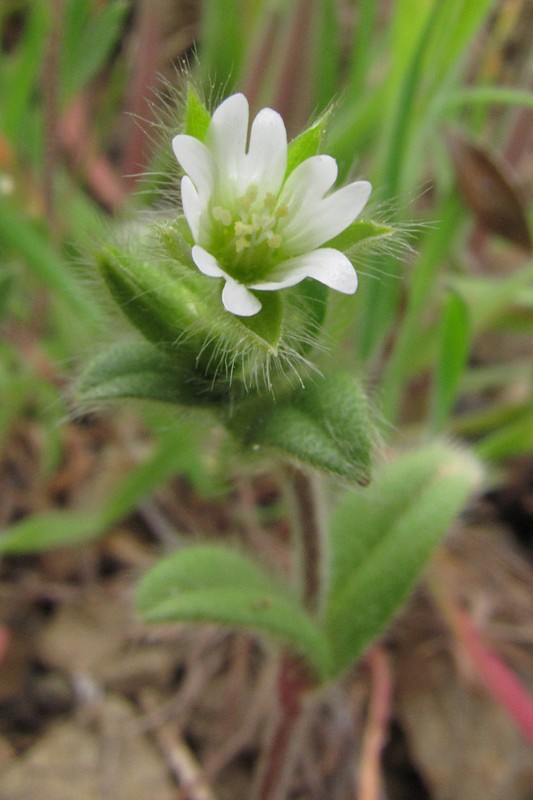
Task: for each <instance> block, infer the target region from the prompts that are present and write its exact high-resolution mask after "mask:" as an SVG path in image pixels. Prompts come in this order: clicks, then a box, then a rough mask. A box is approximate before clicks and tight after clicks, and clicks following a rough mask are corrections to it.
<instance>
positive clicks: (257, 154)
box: [243, 108, 287, 195]
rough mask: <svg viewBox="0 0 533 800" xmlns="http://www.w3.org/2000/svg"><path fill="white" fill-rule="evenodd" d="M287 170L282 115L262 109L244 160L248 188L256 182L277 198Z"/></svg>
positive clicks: (285, 133)
mask: <svg viewBox="0 0 533 800" xmlns="http://www.w3.org/2000/svg"><path fill="white" fill-rule="evenodd" d="M286 169H287V132H286V130H285V125H284V123H283V120H282V118H281V116H280V115H279V114H278V112H277V111H274V110H273V109H271V108H263V110H262V111H260V112H259V114H258V115H257V116H256V118H255V119H254V121H253V124H252V130H251V132H250V146H249V148H248V154H247V156H246V159H245V175H243V181H244V183H245V184H246V185H249V184H250V183H256V184H258V185H260V186H261V188H262V189H263V190H264V191H265V192H271V193H272V194H275V195H277V194H278V192H279V190H280V188H281V184H282V183H283V178H284V177H285V172H286Z"/></svg>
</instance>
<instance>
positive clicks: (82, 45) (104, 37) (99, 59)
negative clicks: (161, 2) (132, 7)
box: [61, 0, 129, 100]
mask: <svg viewBox="0 0 533 800" xmlns="http://www.w3.org/2000/svg"><path fill="white" fill-rule="evenodd" d="M93 5H94V4H93V3H88V2H87V0H71V2H70V3H69V5H68V8H67V15H66V19H65V25H64V32H63V64H62V70H61V75H62V79H63V99H64V100H68V99H70V98H72V97H73V96H75V95H76V94H77V93H78V92H79V91H80V89H82V88H83V87H84V86H85V85H86V84H87V83H89V81H90V80H91V79H92V78H93V77H94V76H95V75H96V73H97V72H98V71H99V70H100V69H101V68H102V67H103V66H104V65H105V62H106V60H107V59H108V57H109V55H110V53H111V50H112V48H113V46H114V45H115V43H116V42H117V39H118V37H119V35H120V32H121V30H122V26H123V24H124V21H125V19H126V13H127V12H128V10H129V3H128V2H126V0H113V2H110V3H108V4H107V5H103V6H101V7H100V8H99V9H98V11H96V12H95V11H92V8H93Z"/></svg>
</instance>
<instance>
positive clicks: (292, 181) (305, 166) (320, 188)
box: [280, 156, 337, 212]
mask: <svg viewBox="0 0 533 800" xmlns="http://www.w3.org/2000/svg"><path fill="white" fill-rule="evenodd" d="M336 180H337V162H336V161H335V159H334V158H332V157H331V156H312V157H311V158H307V159H306V160H305V161H302V163H301V164H298V166H297V167H296V168H295V169H293V171H292V172H291V174H290V175H289V177H288V178H287V180H286V181H285V184H284V186H283V189H282V191H281V195H280V202H281V203H284V204H285V205H286V206H288V207H289V210H290V211H291V212H296V211H297V210H298V209H300V208H301V206H302V204H306V203H308V202H311V203H312V204H313V205H315V204H316V203H317V202H319V201H320V200H321V199H322V198H323V196H324V195H325V194H326V192H328V191H329V190H330V189H331V187H332V186H333V184H334V183H335V181H336Z"/></svg>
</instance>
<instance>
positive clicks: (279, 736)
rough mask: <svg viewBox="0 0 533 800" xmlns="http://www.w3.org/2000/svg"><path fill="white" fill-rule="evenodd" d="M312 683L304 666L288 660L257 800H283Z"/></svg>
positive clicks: (280, 682) (281, 670) (280, 676)
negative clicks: (302, 714)
mask: <svg viewBox="0 0 533 800" xmlns="http://www.w3.org/2000/svg"><path fill="white" fill-rule="evenodd" d="M311 685H312V681H311V678H310V675H309V672H308V670H307V667H306V666H305V664H304V662H303V661H301V660H299V659H296V658H294V657H290V656H285V657H284V658H283V660H282V662H281V664H280V668H279V673H278V683H277V697H278V705H279V708H278V718H277V720H276V722H275V728H274V730H273V733H272V735H271V738H270V743H269V748H268V751H267V753H266V756H265V759H264V762H263V765H262V769H261V774H260V778H259V789H258V791H257V793H256V797H257V800H283V798H284V797H285V796H286V793H287V792H286V790H287V786H288V782H289V781H290V777H291V766H292V763H293V757H294V750H295V736H294V732H295V729H296V726H297V723H298V721H299V719H300V716H301V712H302V698H303V695H304V693H305V692H306V691H307V690H308V689H309V688H310V687H311Z"/></svg>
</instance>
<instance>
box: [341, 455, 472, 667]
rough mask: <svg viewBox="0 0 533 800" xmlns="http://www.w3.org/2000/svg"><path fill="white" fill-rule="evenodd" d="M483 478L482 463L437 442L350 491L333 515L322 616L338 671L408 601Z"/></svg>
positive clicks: (354, 657) (404, 458) (401, 459)
mask: <svg viewBox="0 0 533 800" xmlns="http://www.w3.org/2000/svg"><path fill="white" fill-rule="evenodd" d="M479 480H480V469H479V465H478V464H477V463H476V462H475V461H474V460H473V458H472V457H471V456H470V455H468V454H465V453H463V452H460V451H459V450H456V449H455V448H453V447H451V446H449V445H446V444H442V443H437V444H434V445H430V446H427V447H426V448H423V449H421V450H418V451H416V452H414V453H409V454H408V455H405V456H402V457H400V458H398V459H397V460H395V461H394V462H392V463H391V464H389V465H388V466H387V467H386V468H385V469H384V470H382V472H381V474H379V475H378V476H377V477H376V478H375V480H374V483H373V484H372V486H371V487H370V488H369V489H367V490H365V491H364V492H359V491H358V492H351V493H350V494H348V495H347V496H346V497H345V498H344V500H343V501H342V502H341V504H340V506H339V507H338V508H337V510H336V512H335V514H334V517H333V522H332V530H331V536H330V547H331V558H332V563H331V578H332V580H331V589H330V593H329V599H328V604H327V610H326V617H325V631H326V633H327V634H328V636H329V639H330V642H331V646H332V649H333V657H334V671H335V672H336V674H339V673H341V672H342V671H343V670H345V669H347V668H348V667H349V666H350V664H352V663H353V662H354V661H355V660H356V659H357V657H358V656H360V655H361V653H362V652H363V650H364V649H365V647H367V646H368V644H369V643H370V642H371V641H372V639H374V638H375V637H376V636H377V635H378V634H379V633H380V632H381V631H382V630H383V628H384V627H385V625H386V624H387V622H388V621H389V620H390V618H391V617H392V615H393V614H394V613H395V612H396V611H397V610H398V608H399V607H400V605H401V604H402V603H403V602H404V601H405V599H406V597H407V595H408V593H409V591H410V590H411V589H412V587H413V585H414V583H415V581H416V579H417V578H418V576H419V575H420V572H421V570H422V569H423V567H424V565H425V563H426V561H427V559H428V557H429V555H430V553H431V551H432V550H433V548H434V547H435V546H436V544H437V543H438V542H439V541H440V539H441V538H442V536H443V534H444V533H445V532H446V530H447V529H448V528H449V526H450V524H451V523H452V521H453V519H454V517H455V516H456V515H457V514H458V513H459V512H460V511H461V509H462V507H463V506H464V504H465V502H466V500H467V499H468V497H469V495H470V494H471V493H472V492H473V491H474V490H475V489H476V488H477V486H478V484H479Z"/></svg>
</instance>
